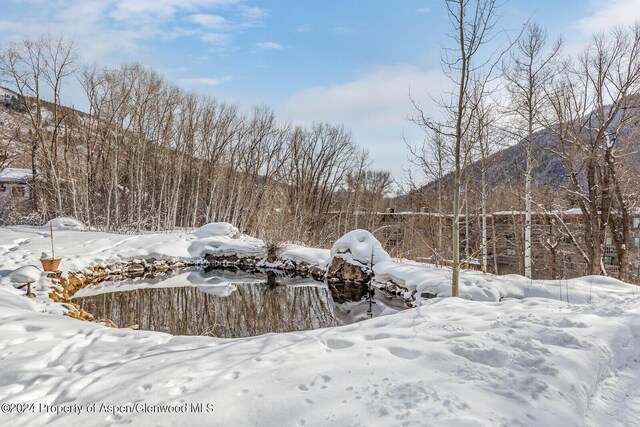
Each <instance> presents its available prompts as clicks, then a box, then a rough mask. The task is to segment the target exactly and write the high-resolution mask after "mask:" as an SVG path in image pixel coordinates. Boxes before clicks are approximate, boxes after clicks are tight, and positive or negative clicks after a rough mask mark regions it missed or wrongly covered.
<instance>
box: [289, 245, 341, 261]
mask: <svg viewBox="0 0 640 427" xmlns="http://www.w3.org/2000/svg"><path fill="white" fill-rule="evenodd" d="M329 255H330V251H329V250H328V249H320V248H308V247H306V246H301V245H295V244H290V245H287V246H286V247H285V248H284V249H283V250H282V252H281V253H280V255H279V258H280V259H281V260H283V261H293V262H296V263H306V264H308V265H310V266H313V265H318V266H325V265H326V264H327V262H328V261H329V259H330V256H329Z"/></svg>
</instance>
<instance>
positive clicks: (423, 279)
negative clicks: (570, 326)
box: [374, 261, 639, 304]
mask: <svg viewBox="0 0 640 427" xmlns="http://www.w3.org/2000/svg"><path fill="white" fill-rule="evenodd" d="M374 273H375V280H376V281H377V282H378V283H380V284H383V283H385V282H389V281H391V282H393V283H395V284H398V285H400V286H403V287H405V288H406V289H407V294H406V295H405V297H409V296H411V295H413V294H415V295H416V297H417V299H418V300H419V297H420V296H421V295H422V294H425V293H426V294H431V295H435V296H437V297H449V296H451V269H448V268H439V267H434V266H431V265H427V264H420V263H415V262H411V261H405V262H396V261H388V262H385V263H380V264H375V265H374ZM636 293H639V292H638V290H637V287H636V286H635V285H629V284H627V283H624V282H621V281H619V280H616V279H613V278H610V277H603V276H586V277H580V278H576V279H569V280H530V279H527V278H526V277H524V276H520V275H517V274H509V275H504V276H496V275H493V274H488V273H482V272H479V271H474V270H461V272H460V297H461V298H464V299H469V300H475V301H493V302H496V301H500V300H502V299H505V298H517V299H522V298H528V297H541V298H549V299H556V300H560V301H568V302H570V303H576V304H590V303H593V302H595V301H599V300H605V299H609V298H612V297H632V296H634V295H635V294H636Z"/></svg>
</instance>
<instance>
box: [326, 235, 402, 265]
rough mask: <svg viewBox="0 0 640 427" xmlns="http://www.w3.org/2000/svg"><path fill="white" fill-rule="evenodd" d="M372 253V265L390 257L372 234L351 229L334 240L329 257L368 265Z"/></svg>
mask: <svg viewBox="0 0 640 427" xmlns="http://www.w3.org/2000/svg"><path fill="white" fill-rule="evenodd" d="M372 253H373V263H374V265H375V264H378V263H383V262H387V261H389V260H390V259H391V258H390V257H389V254H388V253H387V252H386V251H385V250H384V249H383V248H382V245H381V244H380V242H379V241H378V240H377V239H376V238H375V237H373V234H371V233H369V232H368V231H366V230H353V231H350V232H348V233H347V234H345V235H344V236H342V237H341V238H339V239H338V240H336V242H335V243H334V244H333V246H332V247H331V252H330V258H331V259H332V258H334V257H338V258H342V259H344V260H345V261H347V262H349V263H352V264H353V261H355V262H356V263H359V264H362V265H370V264H371V255H372Z"/></svg>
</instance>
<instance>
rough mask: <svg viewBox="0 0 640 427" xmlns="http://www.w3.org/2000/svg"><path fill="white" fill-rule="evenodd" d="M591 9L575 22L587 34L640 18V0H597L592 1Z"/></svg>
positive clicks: (630, 22) (626, 23) (629, 22)
mask: <svg viewBox="0 0 640 427" xmlns="http://www.w3.org/2000/svg"><path fill="white" fill-rule="evenodd" d="M591 9H592V10H593V13H591V14H590V15H588V16H585V17H584V18H582V19H580V20H578V21H577V22H576V23H575V26H576V27H577V28H579V29H580V30H582V31H583V32H585V33H587V34H591V33H594V32H598V31H604V30H608V29H610V28H611V27H614V26H616V25H629V24H632V23H634V22H635V21H636V20H640V0H596V1H593V2H592V3H591Z"/></svg>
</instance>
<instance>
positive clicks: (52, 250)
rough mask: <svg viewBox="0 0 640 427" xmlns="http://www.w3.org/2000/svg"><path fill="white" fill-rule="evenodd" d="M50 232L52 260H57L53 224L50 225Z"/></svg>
mask: <svg viewBox="0 0 640 427" xmlns="http://www.w3.org/2000/svg"><path fill="white" fill-rule="evenodd" d="M49 231H50V233H49V234H50V235H51V259H55V258H56V253H55V251H54V249H53V224H52V223H49Z"/></svg>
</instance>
